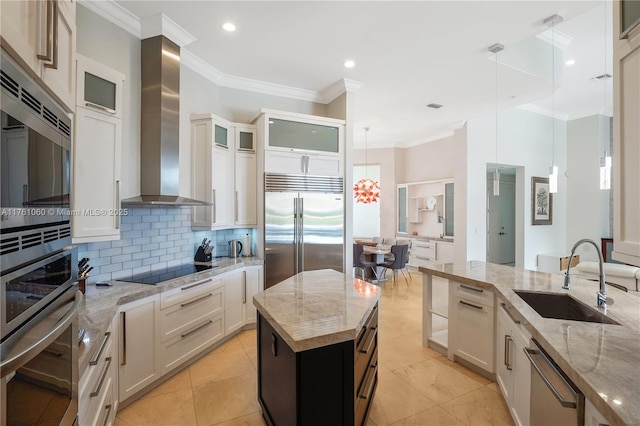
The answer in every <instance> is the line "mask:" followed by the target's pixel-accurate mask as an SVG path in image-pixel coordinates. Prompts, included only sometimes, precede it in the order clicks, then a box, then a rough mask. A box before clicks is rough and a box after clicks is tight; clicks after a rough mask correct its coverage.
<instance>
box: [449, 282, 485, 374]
mask: <svg viewBox="0 0 640 426" xmlns="http://www.w3.org/2000/svg"><path fill="white" fill-rule="evenodd" d="M451 291H452V292H453V295H452V296H453V297H450V300H453V301H454V304H453V306H452V307H451V308H450V309H453V315H452V317H453V318H452V320H453V321H452V323H453V324H451V323H450V327H451V328H453V330H451V328H450V339H453V342H451V341H450V344H452V345H451V349H452V350H453V354H454V355H455V356H458V357H460V358H462V359H464V360H465V361H467V362H470V363H472V364H474V365H476V366H478V367H480V368H481V369H483V370H484V371H486V372H489V373H493V372H494V362H493V360H494V347H495V346H494V333H493V329H494V321H495V315H494V312H495V311H494V302H493V301H494V295H493V292H492V291H490V290H486V289H483V288H480V287H476V286H472V285H469V284H461V283H455V285H454V286H451ZM451 331H452V332H451Z"/></svg>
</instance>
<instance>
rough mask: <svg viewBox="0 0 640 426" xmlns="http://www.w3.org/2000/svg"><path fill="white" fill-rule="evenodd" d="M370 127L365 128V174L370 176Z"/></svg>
mask: <svg viewBox="0 0 640 426" xmlns="http://www.w3.org/2000/svg"><path fill="white" fill-rule="evenodd" d="M369 129H370V128H369V127H365V128H364V174H365V176H369V142H368V140H367V133H369Z"/></svg>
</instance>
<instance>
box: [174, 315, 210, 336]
mask: <svg viewBox="0 0 640 426" xmlns="http://www.w3.org/2000/svg"><path fill="white" fill-rule="evenodd" d="M212 322H213V320H209V321H207V322H205V323H204V324H200V325H199V326H197V327H196V328H194V329H193V330H190V331H187V332H186V333H184V334H181V335H180V337H181V338H183V339H184V338H185V337H187V336H189V335H191V334H193V333H195V332H196V331H198V330H200V329H201V328H205V327H206V326H208V325H209V324H211V323H212Z"/></svg>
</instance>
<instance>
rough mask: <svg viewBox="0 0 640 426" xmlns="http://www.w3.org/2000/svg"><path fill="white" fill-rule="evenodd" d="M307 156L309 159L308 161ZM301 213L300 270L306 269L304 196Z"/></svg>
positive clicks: (301, 199)
mask: <svg viewBox="0 0 640 426" xmlns="http://www.w3.org/2000/svg"><path fill="white" fill-rule="evenodd" d="M308 158H309V157H307V161H308ZM299 200H300V208H299V211H300V214H299V216H300V217H299V224H300V225H299V227H300V234H299V235H300V237H299V238H298V244H299V245H300V256H298V263H299V264H300V272H302V271H304V198H302V197H300V198H299Z"/></svg>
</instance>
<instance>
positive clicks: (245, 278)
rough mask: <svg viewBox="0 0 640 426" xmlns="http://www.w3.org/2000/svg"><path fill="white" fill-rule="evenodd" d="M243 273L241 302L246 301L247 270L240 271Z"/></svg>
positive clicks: (244, 302)
mask: <svg viewBox="0 0 640 426" xmlns="http://www.w3.org/2000/svg"><path fill="white" fill-rule="evenodd" d="M242 272H243V273H244V279H243V280H242V284H243V289H242V303H243V304H246V303H247V271H242Z"/></svg>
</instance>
